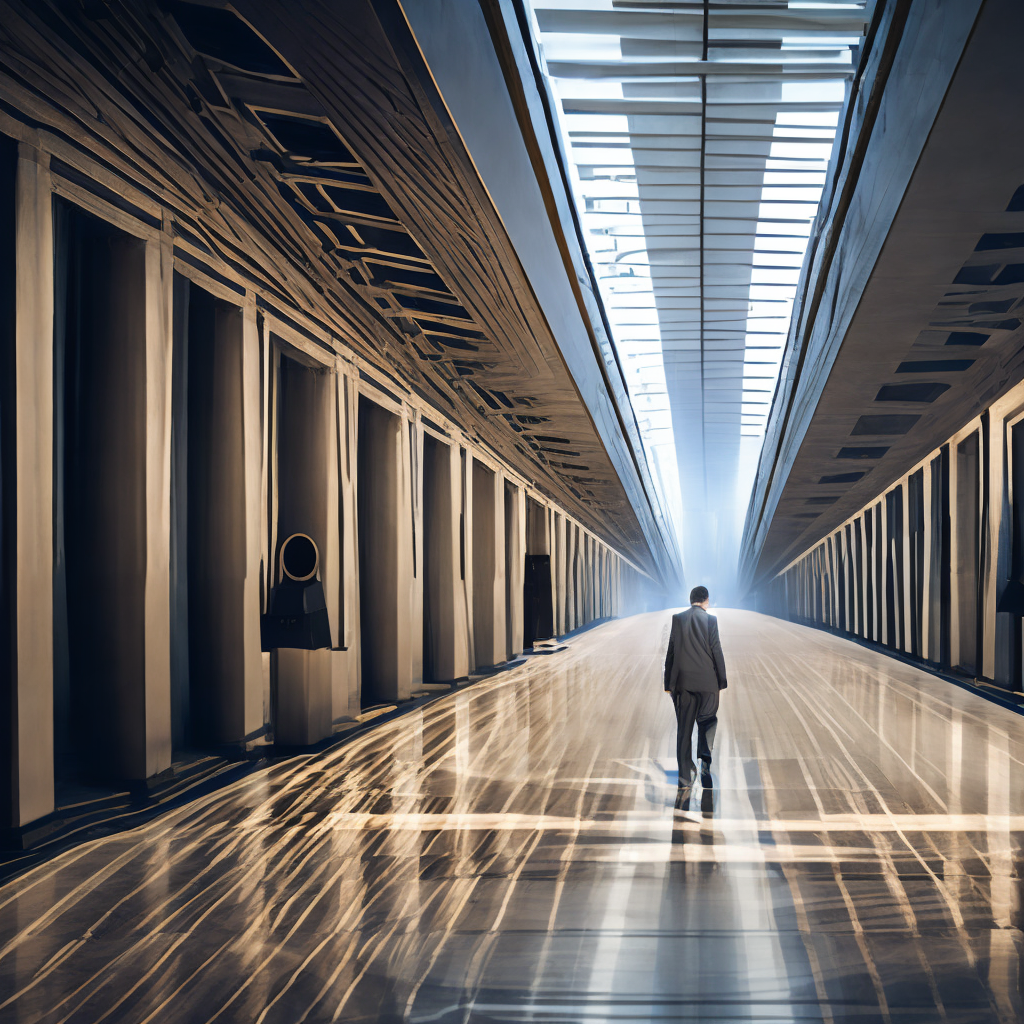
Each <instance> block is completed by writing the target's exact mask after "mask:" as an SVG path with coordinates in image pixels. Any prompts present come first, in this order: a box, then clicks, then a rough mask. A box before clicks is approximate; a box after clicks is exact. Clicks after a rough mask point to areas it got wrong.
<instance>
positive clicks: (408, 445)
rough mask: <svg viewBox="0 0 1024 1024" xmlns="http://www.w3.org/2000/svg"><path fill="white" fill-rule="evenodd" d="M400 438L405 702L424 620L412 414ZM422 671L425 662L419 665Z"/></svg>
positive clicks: (400, 633) (401, 684)
mask: <svg viewBox="0 0 1024 1024" xmlns="http://www.w3.org/2000/svg"><path fill="white" fill-rule="evenodd" d="M402 411H403V415H402V421H401V431H400V435H399V463H398V466H399V469H398V502H399V506H398V509H397V510H396V511H397V515H398V607H397V609H396V618H397V622H396V627H397V638H398V655H397V662H398V664H397V669H398V677H397V680H396V682H397V696H398V699H399V700H404V699H406V698H408V697H409V696H410V694H411V693H412V685H413V672H414V665H413V648H414V646H416V645H422V638H423V631H422V617H420V621H419V622H418V623H415V624H414V621H413V614H414V599H413V594H414V589H415V587H414V584H415V583H416V582H418V581H417V580H416V578H415V569H414V565H413V533H412V531H413V486H414V473H413V434H412V432H411V431H410V429H409V428H410V422H409V411H408V409H403V410H402ZM420 664H421V667H422V662H421V663H420Z"/></svg>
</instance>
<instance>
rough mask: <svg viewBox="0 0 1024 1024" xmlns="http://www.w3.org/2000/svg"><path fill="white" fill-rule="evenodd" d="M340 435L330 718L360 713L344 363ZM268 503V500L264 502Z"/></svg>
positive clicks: (352, 393) (351, 422)
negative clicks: (336, 574)
mask: <svg viewBox="0 0 1024 1024" xmlns="http://www.w3.org/2000/svg"><path fill="white" fill-rule="evenodd" d="M336 400H337V413H336V416H337V420H336V430H337V435H338V440H337V454H338V481H339V482H338V531H339V534H340V538H339V544H338V550H339V558H338V561H339V565H338V572H339V577H340V578H339V586H338V622H337V627H336V631H337V635H336V636H335V638H334V640H335V643H336V644H337V645H338V647H339V648H340V649H341V650H339V651H338V652H337V653H338V656H336V657H335V658H333V659H332V661H331V707H332V717H333V720H334V721H338V720H339V719H342V718H351V717H353V716H355V715H358V714H359V712H360V710H361V709H360V705H359V700H360V694H359V575H358V572H357V566H358V564H359V549H358V543H359V535H358V532H357V528H356V525H357V512H356V490H355V477H356V474H355V466H356V465H357V461H358V449H357V447H356V445H357V433H358V431H357V427H356V425H357V423H358V422H359V389H358V388H357V387H356V384H355V381H354V380H353V378H352V377H351V376H350V372H349V368H348V366H346V365H341V366H339V367H338V374H337V394H336ZM264 504H266V503H264Z"/></svg>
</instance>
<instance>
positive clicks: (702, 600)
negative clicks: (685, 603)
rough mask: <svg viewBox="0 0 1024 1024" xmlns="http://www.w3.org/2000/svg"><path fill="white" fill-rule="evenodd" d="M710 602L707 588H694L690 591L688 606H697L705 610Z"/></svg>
mask: <svg viewBox="0 0 1024 1024" xmlns="http://www.w3.org/2000/svg"><path fill="white" fill-rule="evenodd" d="M710 600H711V599H710V595H709V594H708V588H707V587H694V588H693V590H691V591H690V604H699V605H700V606H701V608H707V606H708V605H709V604H710Z"/></svg>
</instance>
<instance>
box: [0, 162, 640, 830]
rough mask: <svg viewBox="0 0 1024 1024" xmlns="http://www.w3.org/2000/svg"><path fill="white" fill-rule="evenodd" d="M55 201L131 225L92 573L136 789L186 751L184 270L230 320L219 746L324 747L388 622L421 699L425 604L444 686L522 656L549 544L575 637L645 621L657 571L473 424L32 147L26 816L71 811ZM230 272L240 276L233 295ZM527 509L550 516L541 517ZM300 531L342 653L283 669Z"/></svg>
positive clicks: (561, 617) (113, 722)
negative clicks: (64, 700) (59, 612)
mask: <svg viewBox="0 0 1024 1024" xmlns="http://www.w3.org/2000/svg"><path fill="white" fill-rule="evenodd" d="M65 155H66V154H65ZM55 192H56V193H58V194H59V195H61V196H62V197H63V198H64V199H65V200H67V201H68V202H70V203H72V204H74V205H76V206H81V207H83V208H85V209H87V210H88V211H89V212H90V213H92V214H94V215H95V216H97V217H99V218H100V219H101V220H104V221H106V222H107V223H108V224H110V225H112V226H113V227H115V228H117V229H118V230H119V231H121V232H123V233H124V235H123V237H120V236H119V239H118V241H117V243H116V244H115V245H114V246H113V252H114V257H113V258H114V263H115V264H116V265H117V266H118V267H120V269H118V270H117V271H116V273H114V274H113V277H112V287H113V289H114V291H113V292H112V293H111V296H110V310H111V314H110V316H111V319H110V324H109V326H110V336H109V338H108V340H107V343H108V345H109V348H110V352H111V355H112V365H111V367H110V373H109V382H108V385H105V389H106V390H104V393H103V395H102V396H99V395H98V396H97V397H100V398H103V397H106V396H107V394H108V393H109V394H113V393H114V392H116V394H117V396H119V400H118V401H117V402H114V401H109V402H107V403H106V405H105V406H103V407H102V415H101V416H99V418H98V420H97V423H98V424H99V426H100V428H102V429H101V434H102V436H103V438H102V439H101V440H102V443H101V444H100V446H99V452H98V462H97V467H98V472H99V474H100V478H101V479H102V480H104V481H105V484H104V487H103V488H101V489H100V491H99V494H100V498H101V499H102V500H101V505H102V507H103V508H105V509H106V510H107V514H106V516H105V518H104V517H103V516H100V517H99V518H98V519H97V522H98V523H99V524H100V526H99V527H98V530H99V531H100V532H99V533H98V534H97V541H96V544H97V551H99V552H101V553H102V554H104V555H108V553H109V555H108V556H107V557H102V558H99V557H98V558H97V559H96V572H97V587H98V593H100V594H101V595H102V597H103V600H104V602H106V607H109V608H111V609H114V612H113V614H112V615H111V616H110V618H111V619H112V620H116V629H115V628H114V627H113V626H111V629H110V630H108V631H107V632H106V633H104V632H103V631H102V629H100V630H99V632H98V634H97V636H98V638H99V639H100V640H102V642H103V644H105V646H106V648H107V650H108V654H109V655H111V656H112V657H113V659H114V660H113V661H112V662H111V664H110V677H111V682H112V689H111V694H112V703H111V705H110V708H109V716H110V728H111V735H112V736H113V737H115V742H114V748H115V749H114V750H113V751H112V753H113V760H114V762H115V764H116V771H117V773H118V774H120V775H121V776H122V777H125V778H133V779H142V778H147V777H151V776H153V775H155V774H158V773H160V772H161V771H163V770H165V769H166V768H168V767H169V766H170V765H171V763H172V759H173V757H174V751H172V749H171V743H172V734H171V670H170V645H171V631H170V621H171V610H170V586H171V584H170V580H171V568H170V545H171V517H170V507H171V421H172V369H171V368H172V358H173V355H174V352H173V345H174V337H175V331H174V324H173V291H172V289H173V275H174V273H175V271H178V272H181V273H183V274H185V275H186V276H187V277H189V278H190V279H191V280H192V281H193V283H195V284H197V285H199V286H200V287H202V288H203V289H205V290H207V291H208V292H209V293H210V294H211V295H213V296H214V297H215V298H217V300H218V301H219V302H220V304H221V305H220V306H219V307H218V310H219V312H218V318H217V327H216V332H215V335H216V345H215V350H214V352H213V353H212V362H211V367H210V373H211V375H212V380H211V387H212V396H213V399H214V401H213V404H212V406H211V421H210V424H209V436H210V438H211V449H210V453H209V454H210V462H211V471H212V476H211V487H210V492H209V495H208V500H209V502H210V505H209V515H208V517H207V519H206V524H207V535H206V538H205V543H206V544H207V546H208V551H209V557H208V558H207V559H206V561H205V563H204V564H205V566H206V571H205V572H204V574H202V577H201V579H197V580H194V581H193V584H194V586H197V587H199V588H200V590H202V591H204V592H205V594H206V595H207V600H206V602H205V604H206V607H207V608H208V610H209V626H210V630H209V633H208V634H207V635H206V637H205V639H204V640H203V643H204V644H205V648H204V650H205V655H204V656H205V657H207V658H208V659H209V663H210V667H211V673H210V679H211V686H213V687H214V688H215V693H214V694H213V698H214V699H213V705H212V706H213V707H214V709H215V718H216V721H215V723H214V728H213V733H214V734H215V736H216V739H217V741H218V742H220V743H224V744H231V745H234V746H235V747H239V748H240V747H242V746H244V745H249V746H251V745H252V744H253V743H262V742H266V738H267V737H266V735H265V734H266V733H267V732H268V729H269V732H270V738H271V739H273V740H275V741H277V742H280V743H284V744H300V745H306V744H310V743H315V742H317V741H319V740H321V739H324V738H326V737H329V736H330V735H331V734H332V733H333V732H334V731H335V729H336V727H337V726H338V725H339V724H342V725H344V724H346V723H350V722H351V721H353V720H355V719H358V718H359V716H360V714H361V678H360V676H361V671H362V666H363V664H364V663H369V661H368V659H367V658H366V657H364V655H365V654H366V652H364V651H363V650H362V642H363V641H362V626H363V624H364V623H363V619H364V617H365V614H366V611H367V609H368V608H372V614H373V615H374V616H376V619H377V621H378V628H377V630H376V631H375V633H376V638H377V640H376V643H375V651H374V656H375V657H376V658H377V665H378V666H379V667H380V679H381V680H382V682H381V683H380V688H379V696H380V697H381V698H382V699H386V700H391V701H394V700H402V699H406V698H408V697H410V696H412V695H414V694H415V693H416V692H419V691H418V688H419V686H420V684H421V681H422V678H423V665H424V662H423V650H424V634H423V630H424V621H425V614H424V608H425V606H427V605H429V614H430V615H433V616H434V621H435V625H434V633H433V640H432V642H433V645H434V650H433V657H434V675H435V678H437V679H441V680H444V681H452V680H461V679H466V678H467V677H468V676H470V674H471V672H472V671H473V669H474V668H476V667H485V666H491V665H497V664H501V663H502V662H504V661H505V660H506V659H507V658H509V657H516V656H518V655H519V654H520V652H521V650H522V646H523V603H522V600H523V585H524V559H525V555H526V552H527V550H528V539H529V549H530V550H531V552H534V553H540V552H539V550H536V549H539V548H544V549H545V551H546V552H549V553H550V555H551V558H552V595H553V600H554V605H555V607H554V612H555V626H556V631H557V632H558V633H564V632H568V631H569V630H571V629H574V628H577V627H579V626H581V625H584V624H585V623H586V621H587V620H589V619H592V618H594V617H596V616H597V615H599V614H604V613H605V611H606V610H607V609H609V608H612V609H614V612H613V613H615V612H618V611H620V610H621V609H622V608H623V607H625V608H626V610H632V605H631V600H632V599H633V598H635V597H636V596H637V595H639V593H640V589H641V585H642V584H641V581H642V576H641V574H640V573H639V572H638V571H637V570H636V569H635V568H634V567H632V566H631V565H630V564H629V563H626V562H625V561H623V560H622V559H621V558H620V557H619V556H618V555H616V554H615V553H614V552H611V551H609V550H608V549H606V548H605V547H604V545H603V544H602V543H601V542H600V541H598V540H597V538H594V537H593V536H591V535H589V534H587V532H586V531H585V530H583V529H581V527H580V526H579V524H578V523H576V522H575V521H573V520H572V519H570V518H568V517H567V516H565V515H564V514H563V513H562V512H561V510H558V512H557V514H556V506H555V505H553V503H552V502H551V501H550V499H548V498H547V497H545V496H544V495H542V494H540V493H539V492H537V491H536V489H535V488H534V487H533V485H532V484H531V483H530V482H529V481H527V480H524V479H522V478H520V477H518V476H517V475H516V474H515V473H514V472H512V471H511V470H510V469H509V468H508V467H507V466H504V465H502V464H501V463H500V462H499V461H497V460H496V459H495V458H494V457H493V456H492V455H491V454H490V453H486V452H483V451H480V450H479V449H478V448H477V446H476V444H475V443H474V442H473V441H472V439H470V438H467V437H466V436H464V435H463V434H462V432H461V430H460V428H459V426H458V424H455V423H451V422H448V421H447V420H445V419H444V417H443V416H441V415H440V414H439V413H438V412H437V410H434V409H427V408H426V407H425V406H423V404H422V402H421V401H420V400H419V399H418V398H416V397H415V396H414V394H413V393H412V391H411V390H410V391H405V390H404V389H402V388H401V387H398V388H397V390H398V391H401V394H400V395H398V396H397V397H396V396H395V391H396V384H395V382H394V381H393V380H389V381H387V382H384V380H383V378H380V377H379V375H378V373H377V370H376V369H375V368H374V367H373V366H371V365H369V364H367V363H366V362H365V361H363V360H361V359H360V358H359V357H357V356H356V355H355V354H354V353H353V352H352V351H351V349H349V348H348V347H347V346H346V343H345V341H344V339H343V338H340V337H336V336H333V335H329V334H326V333H324V331H323V329H322V328H321V327H319V326H318V325H314V324H311V323H309V322H307V321H305V320H304V318H303V315H302V313H301V311H297V310H283V311H281V312H282V313H283V314H285V315H284V317H278V316H277V314H275V313H274V312H272V311H268V310H267V309H266V308H264V307H263V306H261V305H260V295H259V292H258V290H257V289H254V288H253V287H252V283H251V282H246V281H242V280H238V279H236V278H235V277H234V271H233V270H232V269H231V268H229V267H226V266H223V265H211V267H210V270H211V274H210V275H207V274H206V273H205V272H204V270H203V269H201V268H197V267H195V266H193V265H192V262H189V263H185V262H182V261H179V260H178V259H177V257H176V251H175V248H174V245H175V244H176V243H175V242H174V240H173V228H174V225H173V224H172V223H171V222H170V220H169V219H167V218H166V217H165V216H164V214H163V212H162V211H161V210H160V209H159V208H158V207H155V206H150V207H147V208H146V209H147V213H149V214H150V215H151V218H152V219H153V220H155V221H156V222H157V223H158V224H159V227H156V228H154V227H153V226H152V224H151V223H142V222H139V221H138V220H136V219H135V218H133V217H132V216H130V215H129V214H127V213H125V212H123V211H122V210H119V209H115V208H113V207H110V206H108V205H106V204H105V202H104V201H103V200H102V199H100V198H97V197H96V196H94V195H93V194H91V193H90V192H89V191H88V190H87V189H83V188H82V187H81V185H80V184H77V183H76V184H72V183H68V182H64V181H63V180H62V179H59V178H58V179H54V178H53V177H52V176H51V174H50V172H49V169H48V156H47V154H46V153H45V152H43V151H42V150H40V149H39V148H37V147H35V146H33V145H30V144H23V145H22V146H21V150H20V164H19V173H18V181H17V195H16V208H17V238H16V245H17V254H18V258H17V280H16V296H17V300H16V304H17V308H16V340H17V351H16V362H15V373H16V377H17V380H16V388H17V406H16V409H15V410H14V413H15V425H16V445H15V473H16V477H15V479H16V491H17V496H16V521H15V523H14V527H13V528H14V530H15V534H16V536H15V547H16V557H17V589H16V593H15V595H14V602H13V608H12V615H13V623H12V626H13V631H12V635H13V636H14V639H15V659H14V680H13V683H14V687H13V689H14V692H13V696H14V709H13V710H14V721H13V729H14V735H13V736H12V740H13V742H12V744H11V749H10V754H9V758H10V760H9V762H8V765H9V769H10V775H11V783H12V792H13V793H14V801H13V807H12V817H13V823H14V824H16V825H22V824H26V823H28V822H31V821H34V820H35V819H38V818H39V817H41V816H43V815H45V814H47V813H48V812H49V811H50V810H52V809H53V806H54V744H53V715H54V709H53V673H54V669H53V654H52V651H53V639H52V637H53V597H52V580H53V550H52V521H51V518H52V503H53V496H52V486H51V473H50V472H49V471H48V469H47V468H46V467H49V466H50V465H51V463H52V460H53V452H54V438H53V432H52V425H53V403H54V394H53V315H54V314H53V245H52V223H51V209H52V199H53V195H54V193H55ZM225 280H232V281H234V284H233V285H232V286H231V287H228V286H226V285H225V284H224V283H223V282H224V281H225ZM282 351H284V352H286V353H287V354H288V356H289V358H294V360H295V365H296V366H299V365H300V364H301V365H302V366H304V368H305V370H304V372H303V373H301V374H299V373H294V374H291V375H290V376H289V377H288V381H287V382H286V383H285V385H284V391H283V393H282V392H281V390H280V389H278V387H277V384H278V383H279V382H280V381H279V374H278V370H277V366H278V356H279V354H280V352H282ZM290 366H291V364H289V367H290ZM286 376H288V375H287V374H286ZM377 380H380V381H381V387H380V388H379V389H378V388H377V387H376V385H375V383H374V382H375V381H377ZM360 395H365V396H366V398H367V399H369V400H372V401H373V402H375V403H378V405H379V408H381V409H386V414H387V415H389V416H390V417H391V418H390V419H389V420H387V421H386V422H387V429H386V430H384V431H383V432H382V433H379V434H378V435H377V439H376V441H374V442H373V443H374V444H375V445H376V446H377V447H379V448H380V451H378V452H376V454H375V455H374V458H373V459H372V460H371V464H372V465H373V467H374V468H373V470H372V471H367V472H364V473H363V474H361V473H360V471H359V464H360V456H359V452H360V438H359V422H358V420H359V416H358V403H359V399H360ZM389 395H390V397H389ZM423 412H426V413H427V414H428V415H429V416H430V419H431V422H432V423H433V424H437V423H440V424H441V427H440V428H439V429H441V431H442V433H440V434H439V433H436V431H435V428H434V426H430V427H427V426H425V425H424V422H423V419H422V416H421V413H423ZM285 421H287V422H285ZM283 423H285V428H284V430H283V432H282V424H283ZM288 423H290V424H291V426H288V425H287V424H288ZM428 434H430V436H432V437H434V438H435V441H436V447H434V446H433V445H432V453H433V454H432V457H433V458H434V460H435V463H436V464H435V465H434V467H433V469H432V472H433V481H434V487H433V491H432V495H431V502H432V507H431V509H430V510H429V513H430V514H429V519H430V521H431V527H430V531H429V535H427V534H426V533H425V523H426V520H427V518H428V516H427V510H426V509H425V508H424V471H425V470H424V438H425V436H427V435H428ZM103 439H105V440H103ZM364 466H365V460H364ZM40 467H44V469H43V471H40ZM361 476H362V479H361ZM506 482H507V483H508V485H509V487H508V492H507V493H508V501H507V502H506ZM361 491H362V493H363V494H364V496H365V495H366V493H367V491H369V492H370V493H371V494H372V495H373V503H374V507H375V508H376V509H378V511H379V515H378V517H377V521H375V523H374V526H373V530H378V529H379V535H378V538H377V548H376V550H378V551H379V552H381V554H382V557H381V559H380V560H379V562H378V564H375V565H374V566H373V567H370V566H368V565H366V564H365V557H364V558H362V559H361V557H360V544H359V529H358V527H359V522H360V516H359V515H358V502H359V495H360V492H361ZM528 497H529V498H530V499H531V505H530V507H531V509H533V510H534V512H533V516H532V517H531V522H530V523H529V524H528V522H527V498H528ZM103 502H105V503H106V504H103ZM528 527H529V529H528ZM297 531H301V532H307V533H309V534H310V535H311V536H313V538H314V540H316V542H317V545H318V547H319V549H320V555H321V576H322V581H323V584H324V592H325V597H326V600H327V605H328V614H329V618H330V623H331V633H332V644H333V649H331V650H325V651H313V652H306V651H279V652H276V653H275V654H273V655H270V654H265V653H263V652H261V650H260V635H259V615H260V613H261V612H262V611H264V610H265V605H266V599H267V593H268V591H269V588H270V587H271V586H273V585H274V584H275V583H276V581H277V577H278V566H277V559H278V553H279V548H280V544H281V542H282V541H283V540H284V539H285V538H286V537H287V536H288V535H289V534H290V533H292V532H297ZM365 539H366V538H364V541H365ZM425 545H429V551H427V550H426V549H425ZM214 552H216V556H214ZM428 559H429V560H430V563H431V574H430V577H429V579H428V576H427V573H426V565H427V560H428ZM463 566H464V567H465V569H464V571H463ZM368 573H372V574H373V576H374V577H375V578H376V577H377V575H378V573H379V578H380V580H382V581H383V585H382V586H380V587H377V588H374V593H373V596H372V598H370V599H367V597H366V588H365V587H363V588H361V583H365V582H366V576H367V574H368ZM361 589H362V593H361ZM368 601H369V603H368ZM275 700H276V704H275ZM274 706H276V719H273V716H272V708H273V707H274ZM272 719H273V720H272Z"/></svg>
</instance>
